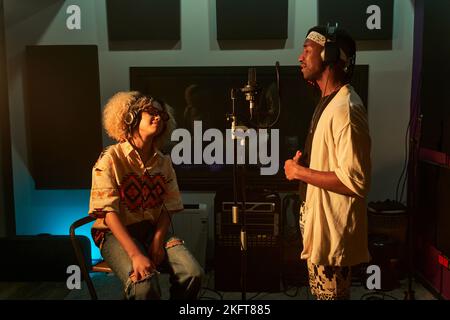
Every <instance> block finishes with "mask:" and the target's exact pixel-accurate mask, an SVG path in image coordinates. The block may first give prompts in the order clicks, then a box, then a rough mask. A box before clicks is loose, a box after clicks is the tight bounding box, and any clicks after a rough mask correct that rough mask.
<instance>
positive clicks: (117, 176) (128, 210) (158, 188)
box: [89, 142, 183, 244]
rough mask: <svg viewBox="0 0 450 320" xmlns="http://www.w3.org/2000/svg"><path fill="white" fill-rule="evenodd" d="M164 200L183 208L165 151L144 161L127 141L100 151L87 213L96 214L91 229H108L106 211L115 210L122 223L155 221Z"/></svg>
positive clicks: (168, 205) (171, 207)
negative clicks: (105, 217)
mask: <svg viewBox="0 0 450 320" xmlns="http://www.w3.org/2000/svg"><path fill="white" fill-rule="evenodd" d="M163 204H164V206H165V207H166V208H167V210H169V211H180V210H182V209H183V202H182V200H181V195H180V192H179V189H178V184H177V179H176V175H175V171H174V169H173V167H172V162H171V160H170V157H169V156H168V155H167V156H165V155H163V154H162V153H161V152H160V151H156V152H155V153H154V154H153V156H152V157H150V159H149V160H148V161H147V163H145V164H144V163H143V162H142V161H141V158H140V156H139V154H138V152H137V151H136V150H135V149H134V148H133V146H132V145H131V144H130V143H129V142H123V143H118V144H115V145H112V146H109V147H108V148H107V149H105V151H103V153H102V154H101V155H100V158H99V159H98V161H97V163H96V164H95V166H94V168H93V170H92V189H91V197H90V203H89V214H90V215H93V216H95V217H97V220H96V221H95V222H94V225H93V227H92V228H93V229H97V230H105V229H108V226H107V225H106V224H105V221H104V216H105V214H106V213H107V212H115V213H117V215H118V217H119V219H120V220H121V222H122V223H123V224H124V225H125V226H129V225H131V224H135V223H138V222H141V221H144V220H148V221H149V222H150V223H151V224H156V222H157V220H158V218H159V215H160V213H161V209H162V206H163ZM98 242H99V241H96V243H97V244H99V243H98Z"/></svg>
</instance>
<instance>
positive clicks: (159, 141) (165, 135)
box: [103, 91, 176, 149]
mask: <svg viewBox="0 0 450 320" xmlns="http://www.w3.org/2000/svg"><path fill="white" fill-rule="evenodd" d="M149 101H150V98H149V97H148V96H145V95H143V94H142V93H140V92H139V91H128V92H124V91H121V92H117V93H116V94H115V95H113V96H112V97H111V98H110V99H109V101H108V102H107V103H106V105H105V109H104V110H103V126H104V128H105V130H106V133H107V134H108V135H109V136H110V137H111V138H113V139H114V140H116V141H118V142H124V141H126V140H127V139H128V138H130V137H131V136H130V132H129V126H128V125H127V124H126V122H125V118H126V116H127V114H128V112H129V111H131V110H139V112H140V111H141V110H142V109H143V107H144V106H146V105H148V103H149ZM163 108H164V111H166V112H167V113H168V114H169V120H167V121H166V122H163V123H164V128H163V131H162V132H161V133H160V134H158V135H157V136H156V137H155V139H154V145H155V147H156V148H158V149H161V148H162V147H163V146H164V144H165V143H166V142H167V141H168V140H169V137H170V135H171V134H172V131H173V130H174V129H175V128H176V122H175V118H174V115H173V113H174V112H173V109H172V107H171V106H169V105H168V104H167V103H164V104H163ZM132 129H134V128H132Z"/></svg>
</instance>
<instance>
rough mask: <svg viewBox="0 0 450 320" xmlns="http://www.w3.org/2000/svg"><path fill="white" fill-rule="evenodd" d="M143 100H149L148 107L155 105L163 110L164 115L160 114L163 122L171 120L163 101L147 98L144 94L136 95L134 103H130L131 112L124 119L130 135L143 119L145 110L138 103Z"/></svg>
mask: <svg viewBox="0 0 450 320" xmlns="http://www.w3.org/2000/svg"><path fill="white" fill-rule="evenodd" d="M141 99H147V100H148V103H146V104H147V105H152V106H153V104H157V105H158V107H160V109H161V110H162V114H160V116H161V119H162V120H163V121H167V120H169V118H170V116H169V114H168V113H167V112H166V111H165V103H164V102H163V101H161V100H158V99H155V98H152V97H148V96H145V95H143V94H136V95H135V96H134V97H133V99H132V101H130V104H129V107H128V109H129V111H128V112H127V114H126V115H125V118H124V122H125V124H126V125H127V127H128V132H129V133H130V134H131V132H132V131H133V129H134V128H135V127H136V126H137V124H138V123H139V121H140V119H141V112H142V111H143V110H144V109H143V108H142V107H141V106H138V105H137V103H138V101H139V100H141Z"/></svg>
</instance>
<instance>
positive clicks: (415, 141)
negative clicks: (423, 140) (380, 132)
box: [404, 115, 423, 300]
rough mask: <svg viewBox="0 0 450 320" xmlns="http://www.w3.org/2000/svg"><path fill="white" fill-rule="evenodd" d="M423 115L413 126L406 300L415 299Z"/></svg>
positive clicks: (409, 181) (409, 182)
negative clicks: (418, 178) (416, 215)
mask: <svg viewBox="0 0 450 320" xmlns="http://www.w3.org/2000/svg"><path fill="white" fill-rule="evenodd" d="M422 117H423V116H422V115H419V116H418V118H417V120H416V121H417V123H415V125H414V126H413V128H414V129H413V132H412V134H411V138H410V162H409V170H410V171H409V172H410V173H411V174H412V176H411V178H410V179H408V184H409V188H408V191H409V192H408V198H407V201H408V211H409V212H408V226H407V245H408V249H407V250H408V289H407V291H405V296H404V300H415V294H414V290H413V288H412V277H413V269H414V259H413V251H414V240H413V238H414V229H413V219H414V218H413V216H414V215H415V214H417V198H416V194H417V192H418V186H417V184H418V183H417V166H418V161H419V151H420V135H421V130H422Z"/></svg>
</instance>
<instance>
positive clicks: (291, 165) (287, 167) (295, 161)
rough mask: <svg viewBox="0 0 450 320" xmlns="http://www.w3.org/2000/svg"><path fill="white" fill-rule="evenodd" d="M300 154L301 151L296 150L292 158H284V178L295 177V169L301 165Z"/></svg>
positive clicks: (293, 178)
mask: <svg viewBox="0 0 450 320" xmlns="http://www.w3.org/2000/svg"><path fill="white" fill-rule="evenodd" d="M301 156H302V153H301V151H297V152H296V153H295V156H294V157H293V158H292V159H289V160H286V162H285V163H284V174H285V175H286V179H288V180H295V179H297V171H298V169H299V168H300V167H301V166H300V164H299V161H300V158H301Z"/></svg>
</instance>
